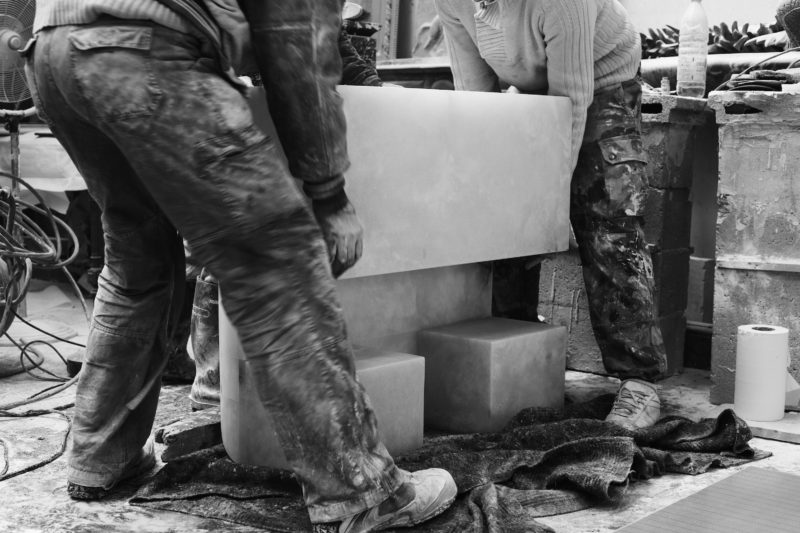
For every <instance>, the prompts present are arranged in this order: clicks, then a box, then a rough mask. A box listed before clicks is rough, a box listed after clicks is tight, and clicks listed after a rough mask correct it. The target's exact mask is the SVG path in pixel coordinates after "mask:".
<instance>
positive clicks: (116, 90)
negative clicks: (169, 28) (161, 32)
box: [69, 26, 162, 122]
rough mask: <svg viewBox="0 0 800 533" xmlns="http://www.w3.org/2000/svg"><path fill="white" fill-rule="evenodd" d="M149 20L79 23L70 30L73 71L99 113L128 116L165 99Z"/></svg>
mask: <svg viewBox="0 0 800 533" xmlns="http://www.w3.org/2000/svg"><path fill="white" fill-rule="evenodd" d="M152 38H153V29H152V28H150V27H146V26H101V27H97V26H89V27H85V28H81V27H79V28H78V29H75V30H73V31H72V32H70V34H69V40H70V43H71V44H72V48H73V49H72V50H71V55H72V63H73V73H74V76H75V79H76V81H77V84H78V86H79V87H80V90H81V92H82V93H83V94H82V96H83V97H84V99H85V100H86V101H87V102H88V104H89V105H90V107H91V109H92V110H93V111H94V113H95V114H96V115H97V118H99V119H102V120H105V121H110V122H111V121H118V120H127V119H131V118H137V117H146V116H150V115H152V114H153V112H154V111H155V109H156V107H157V105H158V103H159V101H160V100H161V95H162V93H161V90H160V88H159V86H158V82H157V80H156V77H155V74H154V69H153V60H152V58H151V56H150V47H151V42H152Z"/></svg>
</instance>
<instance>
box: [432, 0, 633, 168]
mask: <svg viewBox="0 0 800 533" xmlns="http://www.w3.org/2000/svg"><path fill="white" fill-rule="evenodd" d="M436 8H437V11H438V13H439V17H440V18H441V21H442V24H443V26H444V30H445V36H446V39H447V45H448V50H449V52H450V58H451V65H452V69H453V76H454V78H455V85H456V89H459V90H468V91H498V90H499V82H500V81H503V82H506V83H508V84H510V85H513V86H514V87H516V88H517V89H519V90H520V91H523V92H532V93H539V94H548V95H553V96H567V97H569V99H570V100H571V102H572V164H571V167H570V168H571V169H574V168H575V165H576V163H577V160H578V152H579V150H580V146H581V142H582V140H583V132H584V129H585V126H586V111H587V109H588V107H589V105H591V103H592V99H593V95H594V92H595V91H597V90H601V89H604V88H608V87H611V86H613V85H614V84H616V83H620V82H623V81H627V80H630V79H632V78H634V77H635V76H636V73H637V71H638V70H639V64H640V61H641V45H640V41H639V34H638V33H637V32H636V30H635V29H634V28H633V26H632V24H631V22H630V20H629V19H628V15H627V12H626V11H625V9H624V8H623V7H622V5H621V4H620V3H619V2H618V1H617V0H496V1H494V2H491V3H490V2H483V3H480V2H471V1H469V0H436Z"/></svg>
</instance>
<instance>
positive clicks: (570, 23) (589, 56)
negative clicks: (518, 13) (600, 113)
mask: <svg viewBox="0 0 800 533" xmlns="http://www.w3.org/2000/svg"><path fill="white" fill-rule="evenodd" d="M542 10H543V14H542V18H541V20H542V21H543V33H544V35H545V42H546V44H547V47H546V49H545V53H546V54H547V83H548V89H547V94H549V95H552V96H567V97H569V99H570V101H571V102H572V160H571V165H570V169H571V170H574V169H575V166H576V164H577V162H578V153H579V152H580V148H581V143H582V141H583V132H584V130H585V128H586V112H587V110H588V108H589V105H591V103H592V100H593V98H594V38H595V20H596V19H597V6H596V4H595V3H594V2H590V1H586V0H576V1H573V2H564V1H563V0H550V1H547V2H544V3H543V4H542Z"/></svg>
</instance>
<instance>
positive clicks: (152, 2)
mask: <svg viewBox="0 0 800 533" xmlns="http://www.w3.org/2000/svg"><path fill="white" fill-rule="evenodd" d="M100 15H111V16H112V17H117V18H121V19H134V20H152V21H153V22H157V23H158V24H161V25H163V26H166V27H168V28H172V29H173V30H178V31H183V32H186V31H189V30H190V28H191V26H189V24H188V23H187V22H186V21H184V20H183V19H182V18H181V17H180V16H179V15H178V14H177V13H175V12H174V11H172V10H171V9H169V8H168V7H167V6H165V5H163V4H161V3H159V2H157V1H156V0H37V2H36V15H35V16H34V21H33V31H34V32H36V31H39V30H41V29H43V28H46V27H48V26H64V25H68V24H87V23H89V22H93V21H94V20H96V19H97V17H98V16H100Z"/></svg>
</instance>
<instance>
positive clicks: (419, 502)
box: [338, 468, 457, 533]
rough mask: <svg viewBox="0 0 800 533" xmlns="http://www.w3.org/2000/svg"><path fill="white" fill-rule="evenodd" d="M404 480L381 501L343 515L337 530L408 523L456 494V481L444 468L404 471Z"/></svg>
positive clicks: (359, 532)
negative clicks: (368, 507) (347, 515)
mask: <svg viewBox="0 0 800 533" xmlns="http://www.w3.org/2000/svg"><path fill="white" fill-rule="evenodd" d="M405 475H406V482H405V483H403V484H402V485H400V488H399V489H397V492H395V493H394V494H392V495H391V496H390V497H389V498H388V499H387V500H385V501H384V502H383V503H381V504H379V505H377V506H375V507H372V508H371V509H367V510H366V511H362V512H360V513H358V514H355V515H353V516H351V517H348V518H346V519H345V520H343V521H342V523H341V524H340V525H339V530H338V531H339V533H364V532H367V531H382V530H384V529H389V528H396V527H411V526H414V525H417V524H419V523H422V522H425V521H426V520H430V519H431V518H433V517H434V516H437V515H439V514H441V513H442V512H444V511H445V509H447V508H448V507H450V505H451V504H452V503H453V500H455V498H456V492H457V489H456V483H455V481H453V476H451V475H450V473H449V472H447V471H446V470H442V469H439V468H430V469H428V470H420V471H419V472H413V473H412V472H406V473H405Z"/></svg>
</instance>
